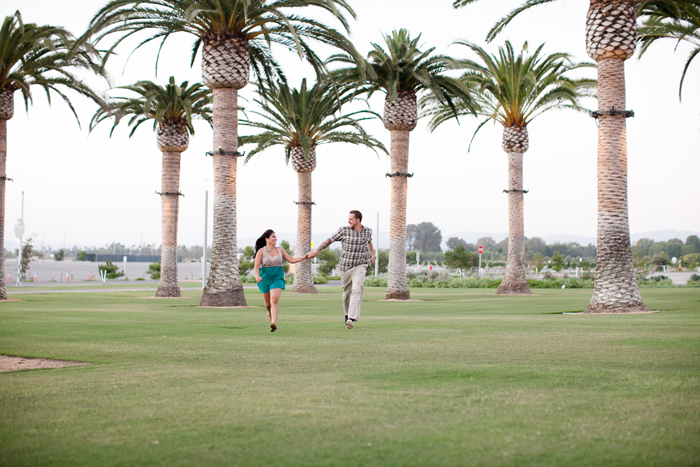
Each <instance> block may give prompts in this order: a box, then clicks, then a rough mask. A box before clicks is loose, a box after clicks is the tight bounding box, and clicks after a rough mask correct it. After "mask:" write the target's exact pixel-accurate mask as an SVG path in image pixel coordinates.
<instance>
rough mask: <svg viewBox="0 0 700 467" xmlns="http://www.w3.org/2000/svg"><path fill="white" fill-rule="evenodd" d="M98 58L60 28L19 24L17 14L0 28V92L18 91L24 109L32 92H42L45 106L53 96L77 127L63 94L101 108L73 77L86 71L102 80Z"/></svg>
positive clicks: (95, 96) (95, 97) (98, 98)
mask: <svg viewBox="0 0 700 467" xmlns="http://www.w3.org/2000/svg"><path fill="white" fill-rule="evenodd" d="M100 58H101V57H100V55H99V53H98V52H97V50H96V49H95V48H94V47H93V46H92V45H90V44H87V43H84V42H82V41H79V40H76V39H75V37H74V36H73V35H72V34H71V33H70V32H68V31H67V30H65V29H63V28H59V27H55V26H38V25H36V24H34V23H23V22H22V17H21V15H20V13H19V11H18V12H16V13H15V14H14V15H13V16H7V17H6V18H5V19H4V21H3V23H2V26H0V92H9V93H13V92H14V91H17V90H19V91H20V92H21V93H22V97H23V98H24V104H25V108H26V109H29V104H30V103H32V102H33V94H32V88H34V87H38V88H41V89H43V90H44V92H45V93H46V96H47V99H48V100H49V103H50V102H51V94H52V93H55V94H56V95H58V96H59V97H60V98H61V99H63V100H64V101H65V102H66V104H68V107H69V108H70V109H71V111H72V112H73V115H74V116H75V118H76V120H78V124H80V121H79V119H78V115H77V113H76V112H75V108H74V107H73V104H72V102H71V101H70V98H69V97H68V95H67V94H66V93H65V91H66V90H71V91H75V92H77V93H78V94H81V95H83V96H86V97H88V98H90V99H92V100H93V101H94V102H96V103H98V104H100V105H103V104H104V102H103V99H102V98H101V96H100V95H99V94H98V93H97V92H96V91H94V90H93V89H92V88H91V87H90V86H88V85H87V84H85V83H83V82H82V81H81V80H80V79H79V78H78V77H77V76H76V74H75V73H76V71H78V70H88V71H91V72H94V73H96V74H98V75H101V76H103V77H106V73H104V71H103V70H102V68H101V67H100Z"/></svg>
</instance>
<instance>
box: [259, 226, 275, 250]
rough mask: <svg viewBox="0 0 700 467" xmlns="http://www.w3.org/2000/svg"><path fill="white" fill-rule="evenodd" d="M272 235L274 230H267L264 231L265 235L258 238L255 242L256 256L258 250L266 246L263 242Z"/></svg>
mask: <svg viewBox="0 0 700 467" xmlns="http://www.w3.org/2000/svg"><path fill="white" fill-rule="evenodd" d="M273 233H275V231H274V230H272V229H267V230H266V231H265V233H263V234H262V235H261V236H260V238H259V239H257V240H255V254H256V255H257V254H258V250H259V249H260V248H262V247H264V246H265V245H267V242H265V240H267V239H268V238H270V235H272V234H273Z"/></svg>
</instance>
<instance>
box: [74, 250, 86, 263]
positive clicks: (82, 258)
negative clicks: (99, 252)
mask: <svg viewBox="0 0 700 467" xmlns="http://www.w3.org/2000/svg"><path fill="white" fill-rule="evenodd" d="M86 258H87V251H79V252H78V256H76V257H75V260H76V261H85V259H86Z"/></svg>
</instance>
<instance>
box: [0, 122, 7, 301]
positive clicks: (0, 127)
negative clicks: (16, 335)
mask: <svg viewBox="0 0 700 467" xmlns="http://www.w3.org/2000/svg"><path fill="white" fill-rule="evenodd" d="M6 167H7V120H5V119H4V118H0V176H2V175H6V174H5V168H6ZM5 182H6V180H5V179H4V178H0V251H3V252H4V251H5ZM6 298H7V291H6V290H5V260H4V258H3V260H2V261H0V300H4V299H6Z"/></svg>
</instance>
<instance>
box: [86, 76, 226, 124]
mask: <svg viewBox="0 0 700 467" xmlns="http://www.w3.org/2000/svg"><path fill="white" fill-rule="evenodd" d="M116 89H121V90H125V91H128V92H129V93H130V94H136V97H115V98H113V99H112V100H111V101H110V102H109V103H108V104H107V105H105V106H103V107H101V108H99V109H98V110H97V112H95V114H94V115H93V117H92V120H91V121H90V131H92V130H93V129H94V128H95V127H96V126H97V125H98V124H99V123H101V122H103V121H105V120H108V119H113V125H112V130H111V131H110V135H111V134H112V133H113V132H114V129H115V128H116V126H117V125H118V124H119V123H120V122H121V119H122V118H124V117H127V116H128V117H131V118H130V120H129V122H128V126H130V127H132V131H131V133H130V135H129V136H131V135H133V134H134V131H136V128H138V127H139V125H141V124H142V123H143V122H145V121H151V120H152V121H153V123H154V127H155V125H156V124H165V125H180V124H184V125H185V126H186V127H187V130H188V131H189V132H190V134H194V126H193V125H192V120H193V119H194V118H199V119H202V120H204V121H206V122H208V123H209V124H210V125H211V124H212V122H213V116H212V106H211V103H212V94H211V91H210V90H209V89H207V88H206V87H205V86H204V85H203V84H201V83H193V84H190V83H189V82H188V81H183V82H182V83H181V84H180V85H178V84H177V83H176V82H175V78H174V77H173V76H171V77H170V79H169V80H168V84H167V85H165V86H161V85H159V84H156V83H154V82H152V81H139V82H137V83H134V84H132V85H128V86H121V87H119V88H116Z"/></svg>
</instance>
